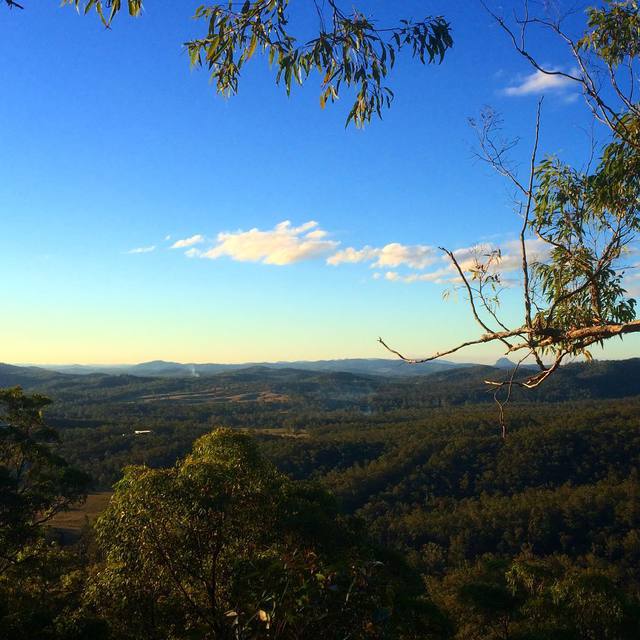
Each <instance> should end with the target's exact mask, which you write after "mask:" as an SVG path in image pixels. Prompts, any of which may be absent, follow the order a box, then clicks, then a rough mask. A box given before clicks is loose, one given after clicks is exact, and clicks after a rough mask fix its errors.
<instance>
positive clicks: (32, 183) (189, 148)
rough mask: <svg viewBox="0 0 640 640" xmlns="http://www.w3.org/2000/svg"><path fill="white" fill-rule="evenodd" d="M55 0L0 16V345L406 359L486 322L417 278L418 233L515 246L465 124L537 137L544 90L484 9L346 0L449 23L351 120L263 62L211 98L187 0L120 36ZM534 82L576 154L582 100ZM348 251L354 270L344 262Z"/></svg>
mask: <svg viewBox="0 0 640 640" xmlns="http://www.w3.org/2000/svg"><path fill="white" fill-rule="evenodd" d="M58 4H59V3H58V2H57V1H56V0H37V1H36V0H25V5H26V10H25V11H21V12H19V11H12V12H9V11H8V10H5V8H4V6H3V7H2V8H1V10H0V60H2V62H1V63H0V74H1V75H0V81H1V84H0V86H1V87H2V89H1V90H2V100H0V123H1V124H0V153H1V154H2V175H1V177H0V219H1V221H2V226H1V233H0V268H1V269H2V274H3V276H4V277H3V296H2V297H3V304H2V315H1V316H0V333H1V335H2V351H1V352H0V360H3V361H7V362H41V363H45V362H49V363H53V362H57V363H63V362H81V363H98V362H101V363H114V362H138V361H143V360H149V359H155V358H163V359H173V360H180V361H196V362H203V361H215V362H238V361H248V360H251V361H257V360H293V359H319V358H334V357H368V356H381V357H384V356H385V355H386V354H385V353H384V352H383V351H381V349H380V347H379V346H378V345H377V344H376V338H377V336H378V335H381V336H384V337H385V338H386V339H388V341H389V342H391V343H393V344H394V345H397V347H398V348H401V349H403V350H405V351H407V352H408V353H411V354H416V355H417V354H423V353H424V354H426V353H428V352H431V351H433V350H438V349H442V348H444V347H446V346H448V345H450V344H452V343H455V342H456V341H458V340H460V339H461V338H464V337H468V336H472V335H475V334H476V333H477V331H476V328H475V327H474V326H473V325H472V324H471V322H470V321H469V318H468V315H467V312H466V307H465V306H464V304H463V301H462V300H459V301H458V302H455V301H448V302H445V301H443V300H442V291H443V288H445V285H443V284H442V283H441V282H439V281H435V280H438V278H436V277H435V276H425V274H428V273H433V272H434V271H437V270H438V269H440V268H442V267H445V266H446V265H445V264H444V263H440V262H439V258H436V257H434V254H433V251H432V249H431V248H432V247H436V246H439V245H445V246H447V247H449V248H452V249H455V248H460V247H466V246H469V245H472V244H474V243H476V242H479V241H486V240H489V241H494V242H501V243H508V242H509V240H510V239H512V238H513V235H514V232H515V231H516V229H517V225H518V220H517V219H516V217H515V216H514V214H513V213H512V212H511V210H510V208H509V195H510V194H509V190H508V189H507V187H506V185H505V184H504V183H503V182H502V181H501V180H500V179H499V178H498V177H495V176H493V175H492V174H491V173H490V172H489V170H488V169H487V168H486V167H484V166H482V165H480V164H478V163H477V162H475V161H474V160H473V157H472V151H471V148H472V145H473V134H472V132H471V130H470V129H469V127H468V124H467V118H468V117H469V116H474V115H477V113H478V112H479V110H480V109H481V108H482V107H483V105H487V104H488V105H492V106H494V107H495V108H496V109H498V110H499V111H501V112H502V113H503V115H504V118H505V123H506V127H507V129H508V131H509V132H511V133H514V134H519V135H521V136H522V137H523V140H524V142H525V143H526V142H527V141H528V140H529V137H528V136H529V135H530V133H531V129H532V125H533V116H534V111H535V105H536V100H537V98H538V97H539V91H537V90H536V86H535V82H532V79H531V78H528V76H529V75H530V73H531V70H530V69H529V68H528V67H527V66H526V65H525V63H524V62H523V61H522V60H521V59H520V58H519V57H518V56H517V55H516V54H515V53H514V51H513V50H512V49H511V48H510V46H509V43H508V42H507V40H506V39H505V37H504V35H503V34H502V33H501V32H500V31H499V30H498V29H497V28H496V26H495V25H494V24H492V21H491V19H490V17H489V16H488V15H487V14H486V13H484V11H483V10H482V8H481V6H480V4H479V3H478V2H475V1H462V0H459V1H456V2H444V1H434V2H419V1H409V0H407V1H406V2H402V3H388V2H383V1H381V0H379V1H371V2H366V1H364V2H361V3H360V4H359V6H360V8H361V9H363V10H367V11H369V10H370V11H371V12H372V13H373V14H375V15H377V16H380V22H381V23H384V22H385V20H386V21H387V22H389V23H392V22H393V21H394V20H395V19H396V18H398V17H402V16H407V17H410V16H413V17H416V18H417V17H422V16H423V15H424V14H425V13H429V14H438V13H442V14H444V15H445V16H446V17H447V18H448V19H449V20H450V21H451V23H452V25H453V29H454V37H455V47H454V49H453V51H452V52H451V53H450V55H449V56H447V59H446V60H445V63H444V64H443V65H442V66H429V67H421V66H419V65H417V64H416V63H412V62H411V61H410V60H407V59H403V60H402V61H401V62H400V63H399V65H398V66H397V68H396V70H395V71H394V72H393V74H392V76H391V77H390V79H389V85H390V86H391V87H392V88H393V89H394V91H395V94H396V101H395V103H394V105H393V107H392V109H391V110H390V111H388V112H387V113H385V117H384V120H383V121H382V122H380V121H375V122H373V123H372V124H371V125H370V126H369V127H367V128H366V129H365V130H364V131H359V130H356V129H353V128H350V129H348V130H346V131H345V129H344V126H343V125H344V120H345V116H346V113H347V111H348V104H349V100H348V97H347V96H345V97H344V98H343V99H342V100H341V101H340V103H339V104H337V105H335V106H331V107H328V108H327V109H326V110H324V111H322V110H320V108H319V106H318V79H317V78H312V79H311V80H310V81H309V82H308V84H307V85H306V86H305V87H304V88H302V89H300V88H297V89H296V90H295V91H294V92H293V94H292V96H291V98H289V99H287V97H286V95H285V93H284V91H283V90H282V88H279V87H276V86H275V84H274V82H273V75H272V74H271V73H270V72H269V70H268V67H267V65H266V62H264V61H261V60H257V61H255V62H252V63H251V64H250V65H249V66H247V67H246V68H245V69H246V70H245V73H244V74H243V77H242V80H241V86H240V93H239V95H237V96H235V97H233V98H231V99H224V98H221V97H219V96H217V95H216V94H215V92H214V89H213V87H212V86H211V85H210V84H209V82H208V77H207V74H206V72H204V71H193V70H191V69H190V68H189V64H188V59H187V56H186V53H185V52H184V49H183V47H182V43H183V42H184V41H185V40H186V39H187V38H188V37H190V36H192V35H194V34H196V33H199V27H198V25H197V24H195V23H194V22H193V20H192V19H191V15H192V12H193V9H194V7H195V6H196V5H197V4H199V3H197V2H171V3H170V2H153V1H151V0H149V2H148V3H147V5H148V6H147V9H146V11H145V13H144V15H143V17H142V18H140V19H137V20H132V19H129V18H128V17H126V16H124V15H123V16H121V17H120V18H119V19H118V20H117V21H116V23H115V24H114V27H113V29H112V30H111V31H105V30H104V29H103V28H102V26H101V25H100V23H99V21H98V20H97V18H96V17H95V16H94V15H91V16H87V17H81V16H78V15H77V14H76V12H75V11H74V10H73V9H71V8H60V7H59V6H58ZM292 4H293V5H297V4H300V5H304V4H305V2H301V1H294V2H293V3H292ZM517 4H519V3H516V2H514V3H509V2H507V3H503V8H504V9H506V10H508V9H509V7H511V6H513V7H515V6H516V5H517ZM396 5H398V6H396ZM390 7H394V8H393V9H390ZM539 46H540V47H541V50H542V51H543V58H544V60H545V62H547V63H549V64H554V65H558V66H562V65H566V64H567V63H568V62H567V60H566V58H564V56H563V54H562V52H561V51H560V50H559V49H555V48H554V46H553V44H552V43H548V42H540V43H539ZM533 80H535V79H533ZM527 82H528V84H527ZM509 87H511V91H505V90H506V89H508V88H509ZM546 94H547V96H546V103H545V110H544V116H543V118H544V131H543V139H542V149H543V151H545V152H555V153H558V154H560V155H561V156H562V157H563V158H565V159H568V160H572V159H579V158H580V157H581V155H580V154H581V152H583V151H584V149H585V148H586V145H587V139H586V136H585V134H584V131H583V130H582V127H584V126H587V125H588V123H589V119H588V117H587V113H586V111H585V108H584V107H583V105H582V104H581V102H580V101H579V100H575V99H574V97H573V96H572V90H571V88H568V87H559V88H558V87H556V88H553V87H551V88H549V87H548V88H547V89H546ZM526 152H527V144H524V145H523V147H522V150H521V151H520V152H518V154H521V156H520V159H524V157H525V155H526ZM284 221H290V225H288V226H286V225H280V227H277V225H278V224H279V223H282V222H284ZM310 221H315V222H316V223H317V225H316V226H312V225H311V224H308V225H307V224H306V223H309V222H310ZM251 229H257V230H258V231H257V232H252V233H248V234H247V233H244V234H240V233H239V232H249V231H250V230H251ZM261 232H264V233H261ZM323 232H324V233H323ZM220 234H226V235H220ZM309 234H310V235H309ZM194 236H202V238H201V240H202V241H201V242H198V240H199V239H200V238H198V237H196V238H194ZM189 238H191V239H192V240H191V242H192V243H193V244H190V243H189V242H184V243H183V244H185V245H189V246H187V247H184V248H182V249H180V248H175V249H171V248H170V247H171V246H172V245H173V244H174V243H176V242H178V241H181V240H182V241H184V240H186V239H189ZM390 243H398V244H399V245H401V246H395V245H394V246H392V247H391V248H387V249H386V250H385V251H382V248H383V247H385V246H386V245H389V244H390ZM416 245H420V246H419V247H416ZM152 247H153V249H151V248H152ZM364 247H369V249H367V250H366V251H364V252H363V251H362V249H363V248H364ZM348 248H353V249H354V251H355V253H353V254H352V258H353V259H356V258H357V259H358V260H359V262H347V261H345V259H344V257H345V256H347V254H338V255H339V256H342V258H340V257H338V258H335V255H336V254H337V253H338V252H341V251H343V250H345V249H348ZM136 249H138V250H140V251H138V252H132V251H134V250H136ZM144 249H146V251H142V250H144ZM188 249H192V252H191V254H192V257H188V256H187V255H185V252H186V251H187V250H188ZM358 252H360V253H358ZM332 256H334V259H333V262H334V264H327V260H329V262H331V257H332ZM354 256H355V257H354ZM335 263H338V264H335ZM389 274H391V275H389ZM420 276H423V277H422V278H420ZM507 297H508V298H509V297H511V298H515V293H514V292H512V293H511V294H509V295H508V296H507ZM512 303H513V300H511V301H509V300H507V303H506V305H507V306H506V310H507V312H508V313H509V312H511V311H512ZM639 347H640V342H639V341H638V340H633V341H632V340H629V341H626V342H625V343H619V342H616V344H615V345H612V346H611V347H610V348H608V349H607V351H606V355H607V356H608V357H628V356H631V355H636V354H637V353H638V351H639V350H640V349H639ZM497 355H499V352H497V351H491V350H483V351H479V350H478V351H471V352H468V353H466V354H463V355H461V357H460V359H462V360H472V359H473V360H485V361H490V360H493V359H495V357H496V356H497ZM600 357H602V356H600Z"/></svg>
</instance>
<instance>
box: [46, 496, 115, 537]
mask: <svg viewBox="0 0 640 640" xmlns="http://www.w3.org/2000/svg"><path fill="white" fill-rule="evenodd" d="M111 495H112V492H111V491H101V492H99V493H90V494H89V495H88V496H87V499H86V501H85V502H84V503H82V504H79V505H77V506H74V507H73V508H71V509H69V511H64V512H62V513H59V514H57V515H56V516H55V517H54V518H53V519H52V520H51V521H50V522H49V526H50V527H51V528H52V529H53V530H54V531H55V532H56V533H57V534H59V535H60V537H61V538H62V539H63V540H64V541H70V540H73V539H75V538H76V537H77V536H78V535H80V532H81V531H82V528H83V527H84V526H85V524H86V522H87V521H88V522H93V521H94V520H95V519H96V518H97V517H98V516H99V515H100V514H101V513H102V512H103V511H104V510H105V509H106V508H107V505H108V504H109V500H110V499H111Z"/></svg>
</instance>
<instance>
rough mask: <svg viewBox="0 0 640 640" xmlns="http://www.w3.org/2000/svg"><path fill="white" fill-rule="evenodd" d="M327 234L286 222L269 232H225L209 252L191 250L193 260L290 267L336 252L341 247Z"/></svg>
mask: <svg viewBox="0 0 640 640" xmlns="http://www.w3.org/2000/svg"><path fill="white" fill-rule="evenodd" d="M327 235H328V234H327V232H326V231H324V230H322V229H320V228H319V226H318V223H317V222H316V221H315V220H310V221H309V222H305V223H304V224H302V225H300V226H299V227H294V226H293V225H292V224H291V222H290V221H289V220H284V221H283V222H280V223H279V224H277V225H276V226H275V227H274V228H273V229H269V230H266V231H263V230H260V229H257V228H253V229H250V230H249V231H242V230H240V231H231V232H222V233H219V234H218V236H217V242H216V244H215V245H214V246H213V247H211V248H210V249H208V250H206V251H198V250H195V251H194V250H193V249H192V250H190V251H189V252H187V255H188V256H189V257H200V258H209V259H211V260H216V259H218V258H221V257H223V256H226V257H229V258H231V259H232V260H237V261H239V262H261V263H263V264H274V265H279V266H282V265H287V264H292V263H294V262H301V261H303V260H311V259H313V258H318V257H320V256H324V255H326V254H327V253H330V252H331V251H335V250H336V248H337V247H338V245H339V243H338V242H337V241H335V240H328V239H326V238H327Z"/></svg>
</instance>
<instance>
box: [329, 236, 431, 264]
mask: <svg viewBox="0 0 640 640" xmlns="http://www.w3.org/2000/svg"><path fill="white" fill-rule="evenodd" d="M437 259H438V254H437V250H436V249H434V247H430V246H428V245H421V244H417V245H404V244H400V243H399V242H392V243H390V244H386V245H385V246H384V247H380V248H376V247H370V246H368V245H367V246H366V247H363V248H362V249H355V248H354V247H347V248H346V249H343V250H341V251H338V252H337V253H334V254H333V255H332V256H329V258H327V264H330V265H332V266H334V267H335V266H338V265H339V264H344V263H351V264H353V263H357V262H371V263H372V264H371V267H372V268H374V269H382V268H386V267H400V266H406V267H410V268H411V269H425V268H426V267H428V266H429V265H431V264H433V263H434V262H436V261H437Z"/></svg>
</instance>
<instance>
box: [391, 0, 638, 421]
mask: <svg viewBox="0 0 640 640" xmlns="http://www.w3.org/2000/svg"><path fill="white" fill-rule="evenodd" d="M492 15H493V17H494V18H495V20H496V21H497V23H498V25H499V26H500V27H501V28H502V29H503V30H504V32H505V33H506V35H507V37H508V38H509V40H510V41H511V42H512V44H513V47H514V48H515V49H516V51H517V52H518V53H519V54H520V55H521V56H522V57H523V58H524V59H525V60H526V61H527V62H528V63H529V64H530V65H531V66H532V68H533V70H534V71H535V72H537V73H539V74H543V75H544V76H552V77H559V78H562V79H564V80H565V81H566V82H567V83H573V85H574V86H575V87H576V88H578V89H580V90H581V92H582V96H583V98H584V102H585V104H586V106H587V107H588V109H589V110H590V112H591V114H592V116H593V119H594V123H595V124H596V125H599V128H598V129H597V131H598V132H599V133H600V134H601V135H604V141H603V142H602V143H601V144H600V145H598V144H597V143H595V142H594V143H593V145H592V148H591V150H590V152H589V153H588V154H587V157H586V158H585V161H584V163H583V166H582V167H579V168H577V167H574V166H572V165H570V164H569V163H567V162H565V161H563V160H561V159H560V158H559V157H558V156H556V155H546V156H544V157H542V158H540V153H539V134H540V127H541V107H542V102H539V103H538V109H537V115H536V120H535V127H534V135H533V143H532V148H531V155H530V161H529V163H528V167H527V168H528V171H527V173H526V175H524V176H521V175H519V173H518V171H517V169H516V168H515V166H514V164H513V163H512V162H510V161H509V151H510V150H511V149H512V148H513V146H514V144H515V141H513V140H509V139H505V138H504V137H502V134H501V120H500V117H499V116H497V115H496V113H495V112H493V111H491V110H485V111H484V112H483V113H482V115H481V117H480V118H479V119H477V120H473V121H472V125H473V126H474V128H475V129H476V131H477V133H478V142H479V151H478V154H479V156H480V157H481V158H482V159H483V160H485V161H486V162H487V163H489V165H490V166H491V167H493V168H494V169H495V170H496V171H497V172H498V173H499V174H500V175H502V176H503V177H504V178H505V179H506V180H507V181H509V183H510V184H511V185H512V187H513V190H514V192H515V198H514V200H515V210H516V213H517V214H518V215H519V217H520V219H521V227H520V232H519V243H518V244H519V256H518V260H517V262H518V268H519V270H520V273H521V278H520V280H521V282H520V284H521V292H522V298H521V300H522V306H521V310H522V316H521V318H522V319H521V322H520V323H519V324H517V325H515V326H513V325H510V324H509V323H508V322H507V321H506V320H505V319H504V318H503V317H501V314H500V308H499V303H500V293H501V292H502V290H503V286H504V277H503V274H502V273H501V263H502V257H503V256H502V253H501V251H500V250H499V249H496V248H492V249H489V250H487V249H486V248H483V247H481V246H479V247H478V250H477V251H476V252H475V254H474V255H473V256H472V257H471V258H470V259H469V260H466V262H463V261H462V260H459V259H458V256H457V255H456V253H455V252H453V251H450V250H448V249H445V248H443V251H444V252H445V253H446V255H447V256H448V257H449V259H450V260H451V264H452V267H453V270H454V273H455V276H456V278H457V285H456V286H459V287H460V288H461V289H462V291H463V293H464V295H465V297H466V298H467V300H468V302H469V305H470V311H471V314H472V316H473V317H474V319H475V321H476V322H477V323H478V325H479V327H480V328H481V330H482V335H480V336H479V337H477V338H471V339H469V340H467V341H464V342H462V343H460V344H458V345H455V346H453V347H451V348H449V349H446V350H444V351H441V352H439V353H435V354H434V355H431V356H429V357H426V358H419V359H411V358H406V357H405V356H403V355H402V354H401V353H399V352H398V351H397V350H395V349H391V348H390V347H388V346H387V344H386V343H385V342H384V341H383V340H382V339H380V342H381V343H382V344H383V346H385V347H386V348H388V349H390V350H391V351H392V352H393V353H395V354H396V355H398V356H399V357H401V358H403V359H404V360H407V361H408V362H411V363H421V362H427V361H430V360H434V359H437V358H440V357H442V356H444V355H448V354H451V353H455V352H457V351H460V350H461V349H464V348H466V347H468V346H471V345H478V344H485V343H500V344H501V345H502V347H503V348H504V351H505V353H506V354H508V355H514V356H516V358H517V364H516V366H515V367H514V369H513V370H512V371H511V372H510V374H509V375H508V377H507V378H506V379H504V380H498V381H496V380H488V381H487V384H488V385H490V386H492V387H494V388H495V390H496V395H495V398H496V401H497V402H498V404H499V405H500V411H501V421H502V426H503V433H504V420H503V414H502V408H503V405H504V403H505V402H506V401H508V400H509V399H510V397H511V393H512V389H513V387H514V385H515V386H519V387H522V388H525V389H533V388H536V387H538V386H539V385H541V384H542V383H543V382H544V381H545V380H547V379H548V378H549V376H550V375H552V374H553V373H554V372H555V371H556V370H557V369H558V367H559V366H560V365H561V363H562V362H563V361H564V360H565V359H566V358H567V357H568V356H579V355H581V356H584V357H586V358H587V359H590V358H591V354H590V351H589V347H591V346H592V345H596V344H599V345H603V344H604V343H605V342H606V341H607V340H610V339H611V338H622V337H624V336H625V335H628V334H631V333H636V332H640V320H637V319H636V300H635V299H634V298H633V297H631V296H630V295H628V293H627V291H626V289H625V280H624V277H625V270H626V269H625V266H626V263H625V261H629V260H630V259H631V258H632V255H633V252H634V251H637V246H635V245H634V243H635V242H636V240H637V238H638V231H639V230H640V103H639V102H638V96H637V85H638V81H639V76H638V73H639V71H640V3H638V2H637V0H626V1H623V2H613V1H611V0H607V1H606V2H604V3H602V4H601V5H598V6H596V7H592V8H590V9H588V10H587V11H586V23H585V27H584V31H583V32H582V33H581V34H580V35H579V36H572V35H571V34H570V33H569V31H568V30H567V29H565V27H564V19H565V18H566V16H555V17H550V16H549V15H548V14H544V15H542V16H534V15H532V14H530V13H529V11H528V6H527V5H525V13H524V15H523V16H522V17H521V18H515V24H511V23H510V22H509V21H508V20H507V19H505V18H503V17H501V16H499V15H497V14H492ZM536 29H537V30H543V31H545V32H550V33H551V34H553V35H554V36H555V37H556V38H557V39H558V40H559V41H560V42H561V43H563V44H564V46H565V47H566V50H567V52H568V54H569V56H570V57H571V59H572V61H573V67H572V70H570V71H562V70H560V69H558V68H557V67H551V66H546V65H544V64H542V63H541V62H540V61H539V59H538V58H537V57H536V55H535V53H534V52H533V49H532V48H530V44H531V42H530V40H531V39H530V35H531V32H532V31H533V30H536ZM531 46H532V47H534V46H535V44H532V45H531ZM531 241H533V242H536V243H537V244H538V252H537V254H538V257H537V258H535V259H533V258H532V257H531V255H530V254H531V251H530V248H529V247H530V243H531ZM527 359H530V360H531V361H532V362H533V363H534V365H535V367H536V369H537V370H536V371H532V370H531V369H527V370H526V372H525V373H524V374H523V375H521V376H520V375H519V371H520V365H521V364H522V363H524V362H525V361H526V360H527ZM523 371H524V370H523Z"/></svg>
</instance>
